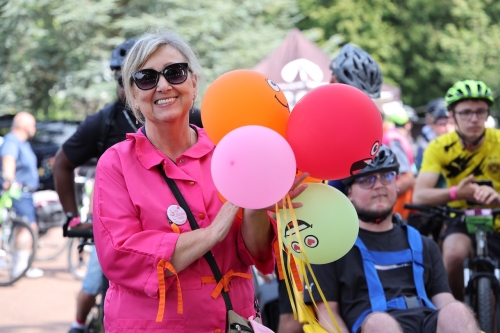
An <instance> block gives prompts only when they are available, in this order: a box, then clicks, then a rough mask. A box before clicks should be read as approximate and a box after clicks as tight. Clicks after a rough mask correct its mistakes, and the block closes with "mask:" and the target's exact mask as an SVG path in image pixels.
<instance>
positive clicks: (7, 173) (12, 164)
mask: <svg viewBox="0 0 500 333" xmlns="http://www.w3.org/2000/svg"><path fill="white" fill-rule="evenodd" d="M2 173H3V180H4V188H5V189H8V188H9V187H10V185H11V183H12V181H14V178H15V176H16V159H15V158H14V156H11V155H4V156H2Z"/></svg>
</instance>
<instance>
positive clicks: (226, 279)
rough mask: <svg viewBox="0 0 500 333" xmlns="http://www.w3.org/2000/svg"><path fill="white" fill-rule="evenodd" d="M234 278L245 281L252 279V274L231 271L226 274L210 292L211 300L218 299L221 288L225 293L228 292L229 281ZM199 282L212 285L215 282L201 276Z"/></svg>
mask: <svg viewBox="0 0 500 333" xmlns="http://www.w3.org/2000/svg"><path fill="white" fill-rule="evenodd" d="M235 276H239V277H242V278H245V279H250V280H251V279H252V274H248V273H235V272H234V271H233V270H232V269H231V270H229V272H227V273H226V274H225V275H224V276H223V277H222V279H221V280H220V281H219V283H217V286H216V287H215V289H214V291H213V292H212V294H211V296H212V297H213V298H217V297H219V295H220V293H221V292H222V288H224V291H225V292H228V291H229V282H231V279H232V278H233V277H235ZM201 282H202V283H213V282H216V281H215V277H213V276H202V277H201Z"/></svg>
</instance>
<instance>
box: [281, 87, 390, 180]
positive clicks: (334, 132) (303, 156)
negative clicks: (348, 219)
mask: <svg viewBox="0 0 500 333" xmlns="http://www.w3.org/2000/svg"><path fill="white" fill-rule="evenodd" d="M382 133H383V130H382V117H381V115H380V112H379V110H378V108H377V106H376V105H375V103H374V102H373V101H372V100H371V99H370V97H368V96H367V95H366V94H365V93H363V92H362V91H361V90H359V89H357V88H354V87H352V86H349V85H346V84H340V83H335V84H327V85H324V86H320V87H318V88H315V89H313V90H311V91H310V92H308V93H307V94H306V95H304V97H302V99H300V101H299V102H298V103H297V104H296V105H295V107H294V108H293V111H292V113H291V115H290V119H289V120H288V124H287V130H286V139H287V140H288V143H290V146H291V147H292V149H293V152H294V154H295V159H296V161H297V168H298V169H299V170H300V171H302V172H309V173H310V175H311V177H314V178H318V179H329V180H331V179H342V178H346V177H349V176H351V175H354V174H356V173H357V172H359V171H361V170H363V169H364V168H365V167H366V166H367V165H368V164H369V163H370V162H371V160H372V159H373V158H374V157H375V155H376V154H377V152H378V149H379V147H380V144H381V143H382Z"/></svg>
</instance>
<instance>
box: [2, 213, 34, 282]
mask: <svg viewBox="0 0 500 333" xmlns="http://www.w3.org/2000/svg"><path fill="white" fill-rule="evenodd" d="M3 223H10V224H12V228H11V232H10V236H9V237H8V239H7V242H6V244H4V243H3V240H0V248H1V249H2V251H4V252H5V257H4V258H2V259H4V260H5V262H4V264H5V268H3V266H2V268H0V287H4V286H10V285H12V284H13V283H15V282H16V281H18V280H19V279H20V278H22V277H23V276H24V275H25V274H26V272H27V271H28V269H30V267H31V265H32V264H33V260H34V259H35V256H36V244H37V238H36V236H35V232H34V231H33V229H32V228H31V226H30V224H29V223H27V222H26V221H24V220H23V219H18V218H15V219H13V220H12V221H10V222H3ZM22 230H26V232H27V233H25V235H26V236H27V237H29V238H30V241H29V242H30V243H31V245H29V248H28V251H31V253H30V255H29V257H28V261H27V265H26V267H25V268H24V269H23V270H22V271H21V272H20V273H18V274H16V275H15V276H13V274H12V271H13V270H14V268H13V266H14V261H15V259H14V257H15V254H14V252H15V251H14V249H15V246H16V244H14V242H15V241H16V236H17V235H19V233H20V232H22ZM2 231H3V232H4V231H5V229H4V227H2ZM28 235H29V236H28ZM2 237H3V235H2ZM23 241H25V240H23ZM1 276H6V279H5V280H4V279H1Z"/></svg>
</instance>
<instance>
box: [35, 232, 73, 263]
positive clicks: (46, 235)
mask: <svg viewBox="0 0 500 333" xmlns="http://www.w3.org/2000/svg"><path fill="white" fill-rule="evenodd" d="M68 244H69V240H68V239H66V238H65V237H63V234H62V229H61V227H60V226H57V227H54V228H50V229H48V230H46V231H45V232H43V233H40V234H39V236H38V243H37V249H36V257H35V260H36V261H49V260H54V259H56V258H57V257H58V256H59V255H60V254H61V253H63V251H64V250H65V249H66V248H67V247H68Z"/></svg>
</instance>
